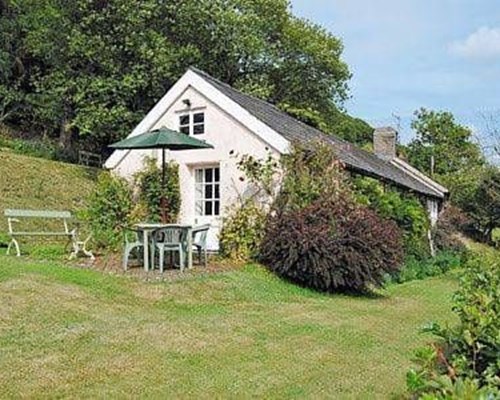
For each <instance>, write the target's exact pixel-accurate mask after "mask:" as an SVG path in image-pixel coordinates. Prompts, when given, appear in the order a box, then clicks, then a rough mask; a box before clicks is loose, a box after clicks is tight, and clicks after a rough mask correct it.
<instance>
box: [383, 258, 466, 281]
mask: <svg viewBox="0 0 500 400" xmlns="http://www.w3.org/2000/svg"><path fill="white" fill-rule="evenodd" d="M465 254H466V253H462V252H452V251H440V252H438V253H437V254H436V256H435V257H428V258H425V259H420V258H417V257H406V259H405V262H404V265H403V267H402V268H401V270H400V271H399V272H397V273H396V274H394V275H393V276H392V277H390V281H395V282H398V283H403V282H408V281H413V280H417V279H424V278H428V277H431V276H438V275H443V274H445V273H446V272H448V271H450V270H453V269H456V268H459V267H460V266H461V265H462V263H463V261H464V259H465Z"/></svg>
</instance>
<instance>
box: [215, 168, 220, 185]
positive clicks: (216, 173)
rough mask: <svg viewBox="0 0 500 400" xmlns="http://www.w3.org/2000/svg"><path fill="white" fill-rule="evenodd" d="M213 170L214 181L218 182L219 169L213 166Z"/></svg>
mask: <svg viewBox="0 0 500 400" xmlns="http://www.w3.org/2000/svg"><path fill="white" fill-rule="evenodd" d="M214 172H215V182H220V169H219V168H214Z"/></svg>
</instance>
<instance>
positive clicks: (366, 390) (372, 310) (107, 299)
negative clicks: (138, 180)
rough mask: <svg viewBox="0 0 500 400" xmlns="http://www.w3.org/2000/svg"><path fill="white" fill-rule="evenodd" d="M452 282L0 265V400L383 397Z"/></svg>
mask: <svg viewBox="0 0 500 400" xmlns="http://www.w3.org/2000/svg"><path fill="white" fill-rule="evenodd" d="M455 286H456V284H455V282H454V280H453V279H452V278H450V277H444V278H439V279H428V280H425V281H415V282H410V283H407V284H403V285H398V286H390V287H389V288H388V289H386V290H384V291H382V292H380V296H373V297H371V298H368V297H348V296H341V295H336V296H326V295H320V294H316V293H313V292H310V291H308V290H304V289H301V288H297V287H295V286H293V285H290V284H286V283H283V282H281V281H279V280H278V279H276V278H274V277H273V276H271V275H269V274H268V273H267V272H266V271H264V270H263V269H261V268H260V267H257V266H247V267H245V268H244V269H241V270H235V271H230V272H225V273H220V274H213V275H203V276H197V277H190V278H186V279H185V280H181V281H177V282H171V283H164V282H158V283H146V282H142V281H139V280H136V279H132V278H129V277H124V276H113V275H106V274H102V273H99V272H96V271H91V270H81V269H74V268H70V267H64V266H60V265H55V264H54V262H41V261H34V260H27V259H24V258H21V259H16V258H14V257H6V256H0V391H1V397H48V396H50V397H76V398H81V397H100V398H104V397H112V398H117V397H120V398H121V397H128V398H129V397H155V398H156V397H170V398H172V397H184V398H186V397H200V398H213V397H219V398H220V397H232V398H249V397H256V396H257V397H266V398H301V397H304V396H307V397H314V398H327V397H328V398H332V397H333V398H370V399H372V398H390V397H391V396H392V395H394V394H398V393H401V392H402V391H403V390H404V376H405V373H406V371H407V369H408V367H409V366H410V365H411V362H410V361H409V360H410V358H411V355H412V352H413V350H414V349H415V348H416V347H418V346H419V345H421V344H423V343H425V342H426V341H429V336H426V335H423V334H419V333H418V329H419V327H421V326H422V325H423V324H425V323H426V322H428V321H430V320H439V321H441V322H444V321H451V320H452V319H453V316H452V314H451V311H450V301H451V294H452V292H453V291H454V289H455Z"/></svg>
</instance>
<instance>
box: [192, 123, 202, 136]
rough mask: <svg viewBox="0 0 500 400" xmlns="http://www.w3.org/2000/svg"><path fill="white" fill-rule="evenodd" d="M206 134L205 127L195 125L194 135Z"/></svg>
mask: <svg viewBox="0 0 500 400" xmlns="http://www.w3.org/2000/svg"><path fill="white" fill-rule="evenodd" d="M204 133H205V125H203V124H201V125H195V126H193V134H194V135H203V134H204Z"/></svg>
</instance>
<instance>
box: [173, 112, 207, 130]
mask: <svg viewBox="0 0 500 400" xmlns="http://www.w3.org/2000/svg"><path fill="white" fill-rule="evenodd" d="M179 131H180V132H182V133H185V134H186V135H203V134H204V133H205V113H202V112H199V113H194V114H182V115H180V116H179Z"/></svg>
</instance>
